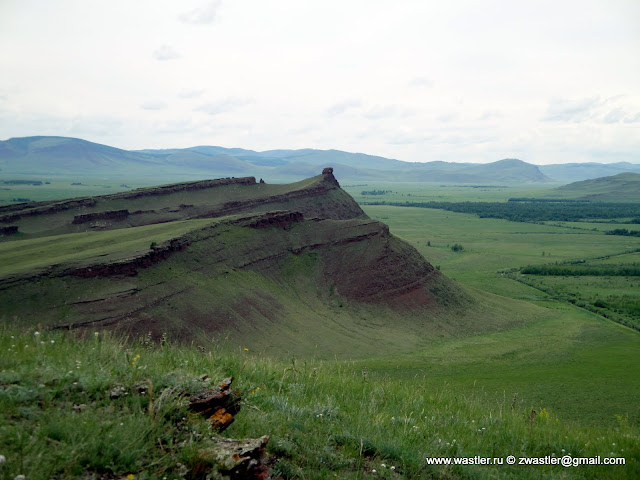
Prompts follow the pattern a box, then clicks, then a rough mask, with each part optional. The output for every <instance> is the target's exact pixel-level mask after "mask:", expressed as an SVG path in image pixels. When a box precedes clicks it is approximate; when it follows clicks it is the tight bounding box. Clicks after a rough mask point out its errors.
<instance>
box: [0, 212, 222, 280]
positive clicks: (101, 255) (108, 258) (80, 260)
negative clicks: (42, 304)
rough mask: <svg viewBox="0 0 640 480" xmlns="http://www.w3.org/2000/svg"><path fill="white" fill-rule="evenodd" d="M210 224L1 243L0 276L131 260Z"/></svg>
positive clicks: (167, 225) (179, 224)
mask: <svg viewBox="0 0 640 480" xmlns="http://www.w3.org/2000/svg"><path fill="white" fill-rule="evenodd" d="M210 223H212V220H211V219H200V220H185V221H178V222H169V223H160V224H155V225H144V226H141V227H132V228H126V229H118V230H107V231H93V232H92V231H89V232H80V233H70V234H62V235H52V236H46V237H36V238H32V239H25V240H10V241H5V242H2V243H0V265H1V267H0V277H4V276H9V275H14V274H17V273H22V274H24V273H27V272H30V271H31V272H33V271H38V270H41V269H43V268H45V267H48V266H50V265H63V266H66V267H70V266H74V267H80V266H83V265H94V264H96V263H111V262H115V261H118V260H123V259H127V258H131V257H134V256H136V255H140V254H144V253H146V252H148V251H149V247H150V245H151V243H152V242H156V243H157V244H161V243H162V242H165V241H167V240H170V239H172V238H176V237H179V236H181V235H183V234H185V233H187V232H189V231H191V230H194V229H197V228H201V227H203V226H204V225H207V224H210Z"/></svg>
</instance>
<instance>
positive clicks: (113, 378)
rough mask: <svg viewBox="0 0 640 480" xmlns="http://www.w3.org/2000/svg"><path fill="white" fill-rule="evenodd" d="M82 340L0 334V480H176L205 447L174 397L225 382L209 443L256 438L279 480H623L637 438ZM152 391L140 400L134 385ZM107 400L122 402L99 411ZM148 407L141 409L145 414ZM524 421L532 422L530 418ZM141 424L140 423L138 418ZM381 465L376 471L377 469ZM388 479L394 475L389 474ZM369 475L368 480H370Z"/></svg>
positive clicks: (219, 360)
mask: <svg viewBox="0 0 640 480" xmlns="http://www.w3.org/2000/svg"><path fill="white" fill-rule="evenodd" d="M155 340H156V342H155V343H154V342H149V341H148V339H146V338H142V339H140V340H139V341H136V340H135V339H132V340H129V341H125V340H124V339H119V338H116V337H113V336H111V335H108V334H104V333H99V334H98V335H95V336H94V335H93V334H92V333H91V332H89V334H88V335H87V336H86V337H84V338H74V337H73V336H69V335H63V334H61V333H51V332H39V333H38V334H36V333H35V332H34V331H33V330H30V331H21V332H19V331H17V330H16V329H5V330H3V331H2V333H1V334H0V349H1V350H2V352H3V355H2V357H0V358H1V359H0V405H1V408H0V430H1V431H2V434H1V435H0V454H1V455H4V457H5V458H6V462H5V463H3V464H1V465H0V478H3V479H4V478H14V477H15V476H17V475H25V476H26V478H29V479H40V478H70V477H73V478H79V477H82V478H97V477H104V478H124V477H125V476H128V475H133V476H134V478H141V479H146V478H149V479H151V478H167V479H175V478H185V477H186V478H189V473H188V472H189V471H190V470H191V469H192V468H194V467H195V465H196V464H197V462H198V460H197V453H196V452H197V450H198V449H199V448H201V447H206V446H207V445H208V444H209V443H210V438H211V437H212V436H213V437H215V436H216V434H214V433H212V432H211V431H210V430H208V426H207V423H206V422H205V421H204V420H203V419H201V418H199V417H194V416H193V415H191V414H189V413H187V411H186V399H187V397H188V394H190V393H196V392H197V391H199V390H200V389H202V388H203V386H205V385H206V384H207V382H202V381H201V380H200V378H201V376H202V375H203V374H208V375H209V376H210V377H211V378H212V379H220V378H222V377H226V376H228V375H234V376H235V377H236V378H237V380H236V382H235V383H234V387H235V388H237V389H238V392H239V393H240V395H241V396H242V397H243V402H242V410H241V412H240V413H239V415H238V416H237V417H236V422H235V423H234V424H233V425H232V426H231V428H230V429H229V430H227V431H226V432H225V433H224V434H223V436H231V437H235V438H243V437H259V436H261V435H263V434H269V435H270V436H271V439H270V441H269V446H268V451H269V453H270V455H272V456H273V467H272V473H273V476H274V477H275V476H276V475H281V476H282V477H283V478H285V479H294V478H299V479H326V478H344V479H362V478H387V479H391V478H393V479H415V478H459V479H477V478H487V479H488V478H504V479H506V478H522V479H537V478H636V477H637V475H638V474H640V463H639V462H640V444H639V443H638V433H639V432H638V429H637V427H634V426H632V425H630V424H629V422H627V420H626V419H625V418H624V416H621V417H620V418H619V420H618V422H617V424H616V425H615V426H614V427H610V428H607V427H597V426H576V425H573V424H570V423H566V422H565V421H563V420H561V419H559V418H558V417H557V416H556V415H555V414H554V413H553V412H550V411H549V410H548V409H544V408H543V409H540V406H539V405H538V404H536V403H532V402H530V401H528V399H520V397H519V398H518V399H516V401H515V402H514V401H513V396H512V393H511V392H509V394H508V395H506V396H504V397H503V398H502V399H500V400H499V401H497V402H495V403H493V404H488V403H487V402H486V399H485V398H484V395H483V394H482V393H481V392H461V391H460V390H458V389H457V388H456V386H455V385H452V384H450V383H449V382H447V381H440V380H433V379H431V380H430V379H428V378H424V377H418V378H413V379H412V380H411V381H408V379H407V377H403V376H397V375H380V374H379V373H378V372H375V371H374V370H371V369H370V370H369V373H368V374H367V375H364V374H363V367H362V366H361V365H360V364H358V363H354V362H348V361H337V362H336V361H329V362H326V361H313V360H310V359H309V360H306V361H301V360H295V359H293V360H291V361H288V362H279V361H274V360H273V359H271V358H268V357H263V356H260V355H256V354H254V353H253V352H252V351H240V352H238V351H236V352H235V353H228V352H226V350H225V349H224V348H223V349H222V350H221V349H220V347H221V345H211V344H209V345H208V346H207V347H206V348H205V351H204V352H202V351H201V350H199V349H196V348H195V347H189V346H177V345H171V344H164V345H161V344H160V343H158V342H157V340H158V339H155ZM141 382H142V383H144V384H149V383H150V384H152V385H153V394H152V395H149V394H139V393H137V388H136V385H138V384H140V383H141ZM116 387H121V389H122V390H124V391H125V392H127V394H126V395H123V396H121V397H119V398H111V395H110V392H111V391H112V390H113V389H114V388H116ZM150 402H153V406H154V407H153V410H150V409H149V404H150ZM532 408H533V409H535V410H536V413H535V414H532V413H531V410H532ZM150 412H151V413H150ZM510 454H512V455H515V456H517V457H520V456H529V457H544V456H550V457H552V456H555V457H561V456H563V455H565V454H570V455H572V456H573V457H592V456H598V455H599V456H601V457H622V458H624V459H625V461H626V465H624V466H588V465H582V466H580V467H575V468H570V469H566V468H564V467H561V466H557V465H556V466H554V465H546V466H528V467H523V466H518V465H514V466H509V465H506V464H504V465H495V466H489V465H482V466H464V467H463V466H434V465H428V462H427V457H429V458H431V457H440V456H442V457H473V456H476V455H480V456H483V457H492V458H493V457H501V458H504V457H506V456H507V455H510ZM383 465H384V466H383ZM391 467H394V469H393V470H392V469H391ZM374 470H376V472H375V473H374V472H373V471H374Z"/></svg>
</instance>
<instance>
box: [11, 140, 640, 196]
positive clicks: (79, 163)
mask: <svg viewBox="0 0 640 480" xmlns="http://www.w3.org/2000/svg"><path fill="white" fill-rule="evenodd" d="M325 165H332V166H333V167H335V168H338V169H339V171H340V177H341V179H343V180H344V181H348V182H354V181H355V182H362V181H396V182H429V183H446V184H481V185H485V184H486V185H501V184H519V185H522V184H530V185H546V184H549V183H553V182H556V183H568V182H571V181H577V180H584V179H587V178H595V177H600V176H605V175H613V174H617V173H621V172H626V171H631V172H640V165H635V164H630V163H617V164H568V165H543V166H537V165H533V164H530V163H526V162H524V161H522V160H518V159H503V160H498V161H496V162H493V163H489V164H476V163H452V162H441V161H433V162H424V163H422V162H404V161H400V160H393V159H389V158H384V157H380V156H374V155H366V154H363V153H350V152H344V151H339V150H316V149H300V150H269V151H264V152H257V151H253V150H246V149H242V148H223V147H217V146H196V147H190V148H182V149H177V148H176V149H164V150H152V149H146V150H135V151H129V150H122V149H118V148H114V147H110V146H106V145H101V144H97V143H92V142H88V141H86V140H81V139H77V138H68V137H45V136H37V137H23V138H12V139H9V140H6V141H2V142H0V175H2V177H3V179H5V180H12V178H14V177H15V178H24V177H25V176H27V177H29V178H35V177H36V176H37V177H39V178H40V177H41V180H42V179H46V178H47V177H49V176H78V177H87V176H94V177H109V178H121V179H123V181H126V179H129V180H130V181H133V180H131V179H140V178H147V179H153V180H154V183H170V182H175V181H176V179H181V180H195V179H202V178H216V177H223V176H238V177H240V176H248V175H252V176H253V175H255V176H257V177H264V178H265V179H267V180H269V181H270V182H293V181H298V180H301V179H304V178H308V177H311V176H313V175H315V174H316V173H317V171H318V169H319V168H322V167H323V166H325Z"/></svg>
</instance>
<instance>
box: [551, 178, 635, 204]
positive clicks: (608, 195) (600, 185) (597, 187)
mask: <svg viewBox="0 0 640 480" xmlns="http://www.w3.org/2000/svg"><path fill="white" fill-rule="evenodd" d="M547 196H549V197H554V198H572V199H579V200H592V201H601V202H640V173H628V172H627V173H619V174H617V175H612V176H609V177H602V178H596V179H590V180H583V181H581V182H574V183H570V184H569V185H563V186H562V187H558V188H555V189H553V190H552V191H550V192H549V193H548V194H547Z"/></svg>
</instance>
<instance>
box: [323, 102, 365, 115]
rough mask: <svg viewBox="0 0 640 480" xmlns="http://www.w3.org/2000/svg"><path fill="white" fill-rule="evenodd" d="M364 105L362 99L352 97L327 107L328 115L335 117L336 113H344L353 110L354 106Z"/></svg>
mask: <svg viewBox="0 0 640 480" xmlns="http://www.w3.org/2000/svg"><path fill="white" fill-rule="evenodd" d="M361 106H362V102H361V101H360V100H356V99H351V100H345V101H344V102H340V103H336V104H335V105H332V106H331V107H329V108H328V109H327V115H329V116H330V117H335V116H336V115H342V114H343V113H345V112H346V111H347V110H353V109H354V108H359V107H361Z"/></svg>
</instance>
